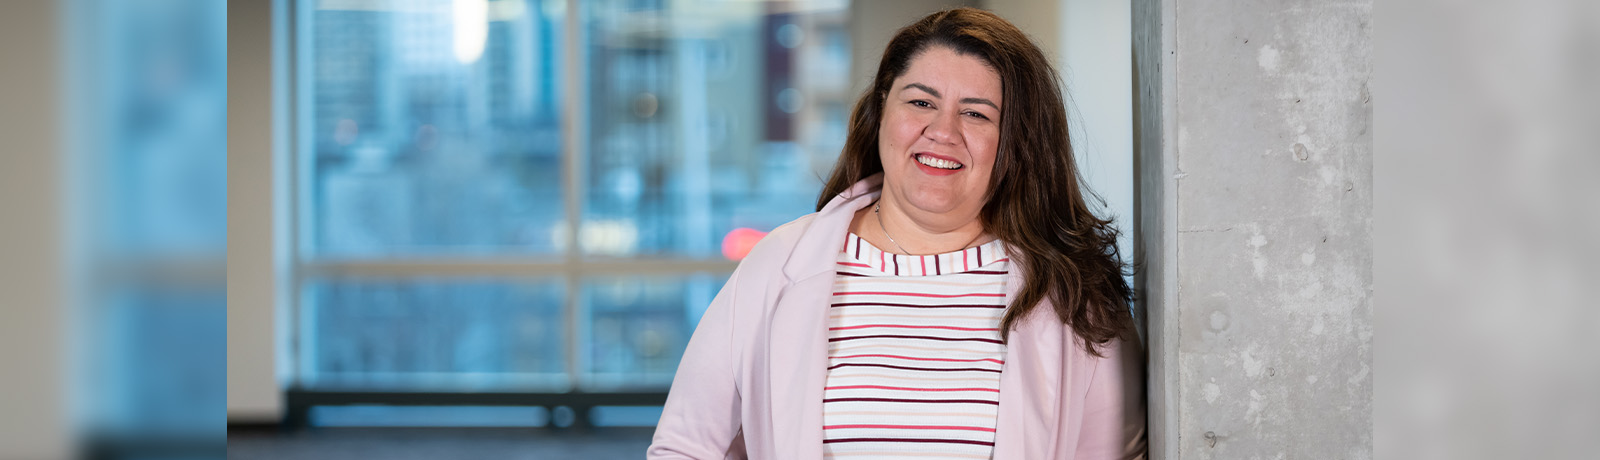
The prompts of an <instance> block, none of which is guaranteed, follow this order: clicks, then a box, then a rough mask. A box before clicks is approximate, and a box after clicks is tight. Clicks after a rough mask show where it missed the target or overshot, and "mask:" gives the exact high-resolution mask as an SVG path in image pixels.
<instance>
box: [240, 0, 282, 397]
mask: <svg viewBox="0 0 1600 460" xmlns="http://www.w3.org/2000/svg"><path fill="white" fill-rule="evenodd" d="M275 3H282V2H269V1H230V2H229V3H228V420H229V422H234V423H254V422H266V423H271V422H276V421H278V420H279V418H280V417H281V416H282V413H283V389H282V388H280V385H279V383H278V372H277V369H278V366H279V364H280V363H279V360H280V359H282V357H280V356H279V353H278V349H279V348H278V340H277V335H278V333H279V328H278V315H279V313H280V309H279V308H278V305H279V301H280V299H281V297H280V296H279V290H278V284H277V283H278V276H277V275H278V271H277V269H276V263H275V257H276V256H277V252H276V249H275V246H274V244H275V240H274V237H275V235H274V230H275V229H277V228H279V227H278V226H279V225H282V224H283V223H284V222H286V221H284V220H283V219H274V213H275V212H276V209H277V208H276V207H275V206H278V205H280V203H277V202H276V201H275V200H274V199H273V187H274V180H276V179H277V178H279V174H281V171H277V170H276V168H275V165H276V164H277V163H276V162H275V157H274V152H273V146H274V136H273V129H274V126H278V127H279V128H280V129H281V128H282V126H281V124H274V119H273V47H272V45H273V37H272V19H273V8H274V4H275Z"/></svg>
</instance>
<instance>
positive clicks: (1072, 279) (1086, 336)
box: [817, 8, 1135, 356]
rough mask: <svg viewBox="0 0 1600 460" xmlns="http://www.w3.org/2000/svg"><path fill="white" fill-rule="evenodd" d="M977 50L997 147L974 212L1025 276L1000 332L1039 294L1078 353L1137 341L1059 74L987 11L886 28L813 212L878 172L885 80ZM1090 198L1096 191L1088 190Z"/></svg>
mask: <svg viewBox="0 0 1600 460" xmlns="http://www.w3.org/2000/svg"><path fill="white" fill-rule="evenodd" d="M935 45H937V46H944V47H948V48H950V49H952V50H954V51H955V52H957V53H960V54H963V55H968V56H975V57H978V58H979V59H982V60H983V61H984V62H986V63H987V64H989V66H990V67H992V68H994V70H995V71H996V72H997V73H999V74H1000V87H1001V96H1000V97H1001V100H1003V101H1005V104H1004V107H1001V109H1000V146H999V150H998V153H997V155H996V156H995V165H994V173H993V174H992V175H991V177H990V179H989V189H988V196H989V201H988V202H987V203H986V204H984V207H983V210H982V211H981V212H980V213H979V219H981V220H982V221H983V228H984V231H986V232H988V233H989V234H991V235H994V236H995V237H997V238H999V239H1000V240H1001V241H1003V242H1005V244H1006V245H1007V246H1008V248H1009V251H1008V252H1009V254H1010V255H1011V259H1012V261H1013V262H1014V263H1016V264H1017V265H1018V267H1020V269H1021V270H1022V274H1023V285H1022V289H1021V290H1019V291H1018V293H1017V296H1016V298H1015V300H1014V301H1013V302H1012V304H1011V305H1010V306H1009V307H1008V308H1007V310H1006V313H1005V317H1004V319H1002V320H1001V322H1000V331H1001V336H1002V337H1008V336H1009V334H1010V331H1011V329H1013V328H1015V327H1016V326H1017V323H1018V322H1019V321H1021V320H1022V319H1023V318H1026V317H1027V315H1028V314H1029V313H1030V312H1032V311H1033V309H1034V308H1036V307H1038V306H1039V303H1040V301H1042V300H1044V299H1045V298H1046V297H1048V298H1049V299H1050V303H1051V305H1053V306H1054V307H1055V313H1056V315H1057V316H1058V317H1060V319H1061V321H1062V322H1063V323H1065V324H1068V325H1070V326H1071V327H1072V330H1073V332H1075V333H1076V334H1077V336H1078V338H1079V339H1080V340H1082V344H1083V346H1084V349H1085V350H1088V351H1089V352H1090V353H1093V354H1094V355H1096V356H1100V350H1099V345H1102V344H1105V343H1107V342H1109V341H1111V340H1113V339H1119V338H1121V339H1128V338H1132V337H1135V332H1134V325H1133V316H1132V313H1131V312H1130V311H1129V310H1128V306H1129V304H1130V303H1131V301H1132V296H1133V293H1132V290H1131V289H1130V288H1129V287H1128V282H1127V280H1126V279H1125V278H1123V275H1124V274H1125V270H1128V269H1129V267H1128V266H1127V265H1126V264H1124V263H1123V261H1122V257H1121V255H1120V254H1119V253H1118V250H1117V234H1118V232H1117V229H1116V228H1115V227H1112V226H1111V220H1109V219H1101V218H1099V217H1096V216H1095V215H1094V213H1093V212H1092V211H1091V210H1090V208H1089V206H1088V204H1087V203H1086V202H1085V200H1084V194H1085V193H1088V194H1089V195H1090V196H1094V195H1093V193H1092V192H1088V191H1086V190H1082V184H1081V181H1080V178H1079V176H1078V168H1077V165H1076V162H1075V161H1074V159H1073V153H1072V143H1071V141H1070V139H1069V138H1068V136H1067V113H1066V105H1065V104H1064V103H1063V102H1062V94H1061V90H1060V89H1059V88H1060V87H1061V80H1060V77H1059V76H1058V75H1057V74H1056V71H1055V69H1053V68H1051V67H1050V63H1049V61H1047V60H1046V59H1045V56H1044V53H1043V52H1042V51H1040V50H1039V47H1038V46H1036V45H1034V44H1033V42H1032V41H1030V40H1029V39H1028V37H1027V36H1026V35H1024V34H1023V33H1022V31H1021V30H1018V29H1017V27H1016V26H1014V25H1012V24H1011V23H1010V22H1006V20H1005V19H1001V18H1000V17H999V16H996V15H995V14H994V13H990V12H987V11H983V10H979V9H974V8H956V9H950V10H945V11H940V12H937V13H933V14H931V15H928V16H927V17H924V18H922V19H921V20H919V21H917V22H915V23H913V24H911V25H909V26H906V27H905V28H902V29H900V31H899V32H896V33H895V36H894V38H893V39H892V40H890V41H889V46H888V48H887V49H885V50H884V52H883V60H882V61H881V62H880V63H879V64H878V73H877V76H875V77H873V81H872V87H870V88H867V90H866V92H864V93H863V94H862V95H861V98H860V99H858V100H857V101H856V105H855V110H854V111H853V112H852V113H851V115H850V131H849V134H848V135H847V137H846V138H845V145H844V151H843V152H841V153H840V154H839V161H838V163H837V164H836V165H835V166H834V168H833V173H832V174H831V176H830V177H829V178H828V182H827V184H826V185H824V186H823V188H822V195H821V196H819V197H817V209H818V210H821V209H822V207H823V206H824V205H826V204H827V203H828V202H829V201H831V200H832V199H833V197H834V196H836V195H838V194H840V193H842V192H844V191H845V190H846V189H849V188H850V186H851V185H853V184H855V183H856V182H857V181H860V180H862V179H865V178H867V177H868V176H871V175H873V174H877V173H879V172H882V171H883V164H882V163H881V161H880V160H879V156H878V128H879V125H880V124H881V123H882V120H883V104H884V98H885V97H887V95H888V93H889V90H890V85H892V84H893V83H894V79H896V78H899V77H900V76H901V75H903V74H904V73H905V72H906V69H907V67H909V66H910V64H911V60H912V58H915V57H916V56H917V55H919V54H921V53H922V52H923V51H925V50H927V49H928V48H929V47H931V46H935ZM1096 198H1097V199H1098V197H1096Z"/></svg>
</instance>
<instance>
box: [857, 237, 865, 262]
mask: <svg viewBox="0 0 1600 460" xmlns="http://www.w3.org/2000/svg"><path fill="white" fill-rule="evenodd" d="M856 260H861V237H860V236H856ZM862 266H863V267H865V265H862Z"/></svg>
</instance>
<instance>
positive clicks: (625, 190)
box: [579, 0, 851, 258]
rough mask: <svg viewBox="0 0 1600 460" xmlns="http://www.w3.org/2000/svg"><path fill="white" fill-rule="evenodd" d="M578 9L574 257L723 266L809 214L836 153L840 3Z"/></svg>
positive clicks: (845, 70)
mask: <svg viewBox="0 0 1600 460" xmlns="http://www.w3.org/2000/svg"><path fill="white" fill-rule="evenodd" d="M583 6H584V17H585V19H584V27H585V28H586V30H585V35H584V36H585V37H586V40H587V42H586V43H584V44H583V52H584V53H585V58H586V59H585V62H586V63H587V66H588V67H587V68H586V69H585V73H586V75H587V76H589V78H588V80H587V84H588V87H587V94H585V95H584V97H585V101H584V104H583V106H584V107H585V109H586V110H587V116H588V122H589V128H588V138H587V139H585V140H584V142H585V143H586V144H585V146H584V150H585V152H586V153H587V154H586V157H585V160H584V161H585V168H586V169H585V178H584V180H585V188H586V189H587V190H586V191H585V196H584V198H585V200H587V201H586V203H585V205H584V206H585V207H584V213H583V222H582V225H581V227H580V229H579V231H580V237H579V242H580V243H579V244H580V245H581V246H582V250H583V252H584V253H586V254H590V255H597V256H619V257H626V256H635V255H677V256H689V257H697V258H715V257H723V256H722V255H721V254H720V253H721V252H722V251H721V248H722V244H723V241H724V239H725V238H727V236H728V235H729V234H730V232H733V231H734V230H735V229H739V228H750V229H753V230H755V231H767V230H771V229H772V228H773V227H776V226H777V225H780V224H782V223H784V222H787V221H789V220H792V219H794V218H796V217H799V216H801V215H804V214H806V213H808V212H811V211H812V210H813V209H812V208H813V206H814V204H815V202H816V195H817V192H818V191H819V190H820V188H821V178H822V177H823V176H824V175H826V174H827V172H828V170H829V169H830V168H831V167H832V165H833V161H834V159H835V158H837V156H838V152H839V149H840V148H841V147H842V146H843V143H844V132H845V122H846V118H847V115H846V107H847V106H848V104H849V101H850V99H851V95H850V94H848V92H849V86H850V85H849V83H850V82H849V77H848V75H849V61H850V40H849V37H848V28H847V22H846V18H847V14H846V13H847V11H848V3H847V2H844V1H828V2H816V1H812V2H804V1H802V2H667V1H665V0H653V1H652V0H601V1H592V2H589V1H586V2H584V3H583Z"/></svg>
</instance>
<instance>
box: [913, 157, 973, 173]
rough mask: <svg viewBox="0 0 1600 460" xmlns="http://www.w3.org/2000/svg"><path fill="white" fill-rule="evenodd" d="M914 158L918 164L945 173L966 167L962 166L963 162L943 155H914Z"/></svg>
mask: <svg viewBox="0 0 1600 460" xmlns="http://www.w3.org/2000/svg"><path fill="white" fill-rule="evenodd" d="M913 158H915V159H916V160H917V163H921V164H922V165H923V166H927V167H930V168H934V169H941V170H945V171H955V170H959V169H961V168H964V167H966V165H963V164H961V162H959V161H956V160H955V159H954V158H950V157H946V156H942V155H934V154H932V153H918V154H916V155H913Z"/></svg>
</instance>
